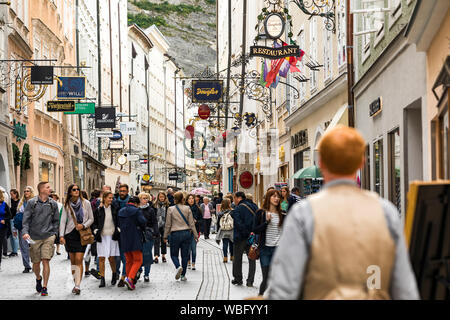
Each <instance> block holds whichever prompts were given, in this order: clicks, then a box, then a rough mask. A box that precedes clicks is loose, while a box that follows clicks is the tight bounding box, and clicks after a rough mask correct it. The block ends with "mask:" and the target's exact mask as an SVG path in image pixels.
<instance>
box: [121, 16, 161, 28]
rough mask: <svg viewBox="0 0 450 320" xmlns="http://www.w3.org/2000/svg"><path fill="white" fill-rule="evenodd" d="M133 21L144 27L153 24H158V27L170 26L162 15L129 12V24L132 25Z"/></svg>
mask: <svg viewBox="0 0 450 320" xmlns="http://www.w3.org/2000/svg"><path fill="white" fill-rule="evenodd" d="M133 23H135V24H137V25H138V26H139V27H141V28H142V29H147V28H148V27H150V26H152V25H156V26H157V27H160V26H164V27H168V26H169V25H168V24H167V22H166V20H164V18H163V17H161V16H156V17H152V16H149V15H146V14H144V13H138V14H131V13H129V14H128V25H132V24H133Z"/></svg>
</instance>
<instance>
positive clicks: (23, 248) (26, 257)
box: [17, 231, 31, 269]
mask: <svg viewBox="0 0 450 320" xmlns="http://www.w3.org/2000/svg"><path fill="white" fill-rule="evenodd" d="M17 235H18V236H19V245H20V254H21V255H22V263H23V266H24V267H25V268H28V269H31V265H30V245H29V244H28V242H27V241H26V240H23V238H22V236H23V233H22V231H17Z"/></svg>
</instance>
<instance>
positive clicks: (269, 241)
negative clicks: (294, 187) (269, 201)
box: [266, 212, 281, 247]
mask: <svg viewBox="0 0 450 320" xmlns="http://www.w3.org/2000/svg"><path fill="white" fill-rule="evenodd" d="M269 214H270V216H271V218H270V221H269V223H268V224H267V229H266V246H267V247H276V246H278V241H279V240H280V236H281V228H280V227H279V226H278V225H279V223H280V216H279V215H278V214H277V213H276V212H269Z"/></svg>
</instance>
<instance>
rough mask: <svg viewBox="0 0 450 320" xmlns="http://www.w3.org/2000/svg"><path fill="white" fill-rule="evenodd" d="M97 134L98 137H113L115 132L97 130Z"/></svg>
mask: <svg viewBox="0 0 450 320" xmlns="http://www.w3.org/2000/svg"><path fill="white" fill-rule="evenodd" d="M95 136H96V137H97V138H111V137H113V136H114V132H112V131H97V132H95Z"/></svg>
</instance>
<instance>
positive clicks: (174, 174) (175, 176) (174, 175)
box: [169, 172, 180, 180]
mask: <svg viewBox="0 0 450 320" xmlns="http://www.w3.org/2000/svg"><path fill="white" fill-rule="evenodd" d="M179 178H180V177H179V176H178V173H177V172H170V173H169V180H178V179H179Z"/></svg>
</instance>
